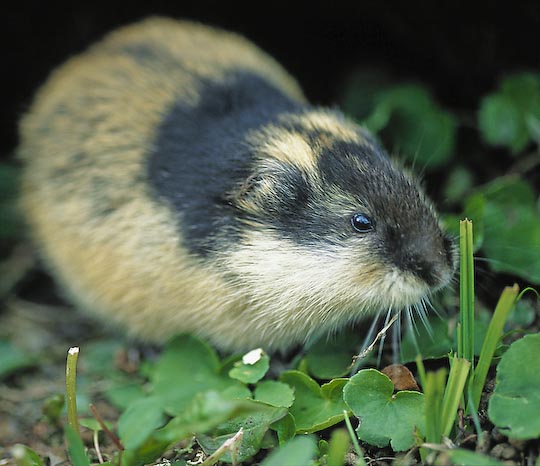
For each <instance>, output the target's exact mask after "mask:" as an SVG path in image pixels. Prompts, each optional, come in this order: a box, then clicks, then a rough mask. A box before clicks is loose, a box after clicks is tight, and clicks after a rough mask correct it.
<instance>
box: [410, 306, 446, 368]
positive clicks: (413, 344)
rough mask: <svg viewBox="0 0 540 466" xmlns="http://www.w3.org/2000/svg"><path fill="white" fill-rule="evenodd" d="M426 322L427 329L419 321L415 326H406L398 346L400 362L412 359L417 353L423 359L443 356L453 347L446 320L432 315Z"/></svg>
mask: <svg viewBox="0 0 540 466" xmlns="http://www.w3.org/2000/svg"><path fill="white" fill-rule="evenodd" d="M428 324H429V330H428V328H426V327H425V326H424V325H423V324H422V323H421V322H419V323H418V325H417V326H416V327H415V326H412V325H409V326H408V327H407V330H406V332H405V335H404V336H403V339H402V341H401V348H400V355H401V363H402V364H406V363H408V362H412V361H414V360H415V358H416V355H417V354H421V355H422V358H423V359H439V358H443V357H446V356H448V353H449V352H450V350H451V349H452V347H454V342H453V339H452V335H451V334H450V329H449V327H448V322H447V321H446V320H443V319H441V318H440V317H438V316H432V317H431V318H430V319H429V320H428Z"/></svg>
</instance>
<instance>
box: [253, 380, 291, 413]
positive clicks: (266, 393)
mask: <svg viewBox="0 0 540 466" xmlns="http://www.w3.org/2000/svg"><path fill="white" fill-rule="evenodd" d="M254 399H255V400H257V401H262V402H263V403H266V404H269V405H271V406H276V407H278V408H290V407H291V406H292V404H293V402H294V391H293V390H292V388H291V387H289V385H287V384H286V383H282V382H278V381H276V380H266V381H264V382H260V383H258V384H257V386H256V387H255V392H254Z"/></svg>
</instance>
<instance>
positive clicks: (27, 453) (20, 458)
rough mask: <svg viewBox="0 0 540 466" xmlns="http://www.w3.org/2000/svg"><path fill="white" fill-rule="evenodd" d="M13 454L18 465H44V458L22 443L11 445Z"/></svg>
mask: <svg viewBox="0 0 540 466" xmlns="http://www.w3.org/2000/svg"><path fill="white" fill-rule="evenodd" d="M11 456H13V459H14V460H15V463H16V464H17V466H43V460H42V459H41V458H40V457H39V456H38V454H37V453H36V452H35V451H34V450H32V449H30V448H28V447H27V446H26V445H21V444H20V443H18V444H16V445H13V447H11Z"/></svg>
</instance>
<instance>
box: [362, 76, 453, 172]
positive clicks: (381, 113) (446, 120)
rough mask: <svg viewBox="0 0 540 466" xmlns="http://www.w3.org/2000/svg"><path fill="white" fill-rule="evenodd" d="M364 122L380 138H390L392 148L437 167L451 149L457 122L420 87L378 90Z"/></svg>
mask: <svg viewBox="0 0 540 466" xmlns="http://www.w3.org/2000/svg"><path fill="white" fill-rule="evenodd" d="M366 125H367V126H368V128H370V129H371V130H372V131H382V137H383V139H386V140H390V141H392V144H393V146H394V149H395V150H397V151H398V152H402V153H404V154H405V155H406V156H407V157H408V158H409V160H411V161H414V162H416V163H418V164H421V166H428V167H438V166H440V165H442V164H444V163H445V162H447V161H448V159H449V158H450V156H451V155H452V153H453V152H454V146H455V139H456V136H455V133H456V127H457V121H456V119H455V117H454V116H453V115H451V114H450V113H448V112H446V111H444V110H442V109H441V108H440V107H439V106H438V105H437V104H436V103H435V101H434V100H433V98H432V96H431V95H430V94H429V92H428V91H426V89H424V88H423V87H421V86H417V85H400V86H394V87H392V88H389V89H387V90H384V91H382V92H381V93H380V94H379V95H378V96H377V104H376V107H375V110H374V112H373V113H372V115H371V116H370V117H369V118H368V119H367V120H366ZM383 130H384V131H383Z"/></svg>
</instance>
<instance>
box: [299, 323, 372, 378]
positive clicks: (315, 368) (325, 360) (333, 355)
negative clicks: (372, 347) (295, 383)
mask: <svg viewBox="0 0 540 466" xmlns="http://www.w3.org/2000/svg"><path fill="white" fill-rule="evenodd" d="M360 344H361V337H360V336H359V335H358V332H354V331H345V332H342V333H340V334H339V335H337V336H336V337H328V336H324V337H322V338H320V339H319V340H317V341H316V342H315V343H313V345H312V346H311V347H310V348H308V350H307V353H306V362H307V367H308V371H309V373H310V374H311V375H313V376H314V377H315V378H317V379H323V380H329V379H333V378H336V377H342V376H344V375H346V374H347V373H348V372H349V371H350V370H351V364H352V359H353V356H354V355H355V354H356V353H357V352H358V348H359V347H360Z"/></svg>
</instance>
